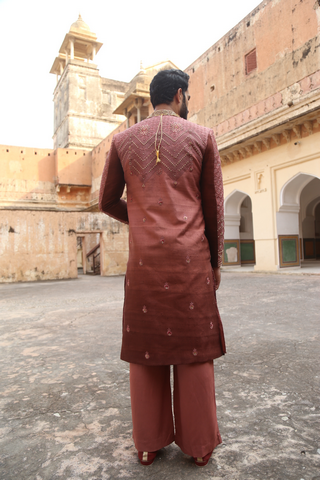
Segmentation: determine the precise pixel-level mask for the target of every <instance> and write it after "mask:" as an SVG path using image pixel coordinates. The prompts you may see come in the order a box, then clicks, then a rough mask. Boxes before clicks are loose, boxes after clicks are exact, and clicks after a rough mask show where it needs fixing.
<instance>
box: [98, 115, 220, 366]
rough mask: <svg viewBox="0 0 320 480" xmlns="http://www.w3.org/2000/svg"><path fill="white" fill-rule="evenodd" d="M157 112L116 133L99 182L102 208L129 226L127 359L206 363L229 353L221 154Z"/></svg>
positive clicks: (208, 137) (202, 133) (210, 139)
mask: <svg viewBox="0 0 320 480" xmlns="http://www.w3.org/2000/svg"><path fill="white" fill-rule="evenodd" d="M155 114H156V115H155V116H151V118H148V119H146V120H143V121H142V122H140V123H138V124H136V125H134V126H132V127H131V128H129V129H128V130H126V131H124V132H122V133H119V134H118V135H115V137H114V138H113V141H112V145H111V148H110V151H109V154H108V157H107V161H106V164H105V167H104V171H103V175H102V182H101V190H100V203H99V205H100V209H101V210H102V211H103V212H105V213H107V214H108V215H110V216H111V217H113V218H115V219H117V220H120V221H121V222H125V223H129V260H128V265H127V273H126V279H125V302H124V309H123V339H122V350H121V358H122V359H123V360H125V361H127V362H131V363H137V364H144V365H170V364H171V365H172V364H189V363H195V362H205V361H207V360H210V359H214V358H217V357H219V356H221V355H223V354H224V353H225V343H224V335H223V329H222V324H221V320H220V316H219V312H218V308H217V303H216V297H215V284H214V276H213V272H212V268H213V267H218V266H220V265H221V257H222V251H223V234H224V218H223V186H222V175H221V164H220V158H219V153H218V149H217V146H216V142H215V139H214V135H213V132H212V130H210V129H208V128H205V127H201V126H198V125H195V124H193V123H191V122H188V121H186V120H184V119H182V118H180V117H177V116H171V115H169V116H167V115H163V116H162V119H161V118H160V116H158V115H157V112H155ZM161 123H162V125H161ZM159 145H160V149H159V153H160V155H159V157H160V162H158V163H157V157H156V148H158V147H159ZM125 185H127V202H126V201H124V200H122V199H121V197H122V194H123V191H124V187H125Z"/></svg>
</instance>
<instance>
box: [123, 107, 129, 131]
mask: <svg viewBox="0 0 320 480" xmlns="http://www.w3.org/2000/svg"><path fill="white" fill-rule="evenodd" d="M124 114H125V116H126V117H127V128H129V127H130V125H129V118H130V117H131V112H128V109H127V108H125V109H124Z"/></svg>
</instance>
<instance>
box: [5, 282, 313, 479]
mask: <svg viewBox="0 0 320 480" xmlns="http://www.w3.org/2000/svg"><path fill="white" fill-rule="evenodd" d="M122 285H123V277H113V278H110V277H109V278H101V277H88V276H87V277H84V276H82V277H80V278H79V279H78V280H72V281H60V282H43V283H24V284H18V285H12V284H11V285H2V286H0V316H1V322H0V328H1V330H0V347H1V349H0V355H1V397H0V406H1V409H0V418H1V419H0V422H1V423H0V479H5V480H66V479H73V480H80V479H81V480H89V479H90V480H100V479H101V480H106V479H118V478H119V479H120V478H123V479H126V478H128V479H135V480H140V479H141V480H144V479H148V480H149V479H156V480H166V479H168V480H169V479H170V480H172V479H174V480H180V479H192V480H194V479H200V480H204V479H206V480H209V479H211V480H222V479H224V480H257V479H262V480H266V479H269V480H271V479H273V480H280V479H281V480H291V479H292V480H301V479H304V480H319V479H320V440H319V431H320V428H319V417H320V404H319V403H320V402H319V377H320V368H319V363H320V361H319V322H320V318H319V312H320V295H319V293H320V277H317V276H308V275H290V276H281V275H262V274H252V273H242V274H241V275H239V274H237V273H224V274H223V283H222V286H221V288H220V290H219V292H218V303H219V305H220V310H221V315H222V319H223V323H224V326H225V332H226V340H227V348H228V354H227V355H226V356H225V357H223V358H220V359H219V360H217V361H216V362H215V370H216V391H217V404H218V418H219V424H220V430H221V434H222V438H223V445H220V446H219V447H217V449H216V450H215V453H214V455H213V457H212V460H211V461H210V463H209V464H208V466H207V467H205V468H201V469H200V468H197V467H196V466H195V465H194V464H193V462H192V460H191V459H190V458H189V457H188V456H186V455H184V454H183V453H182V452H181V451H180V450H179V449H178V448H177V447H176V446H175V445H171V446H169V447H167V448H166V449H164V450H162V451H161V452H160V455H159V456H158V457H157V459H156V461H155V462H154V464H153V465H152V466H151V467H142V466H140V464H139V463H138V460H137V457H136V453H135V449H134V446H133V442H132V439H131V420H130V400H129V388H128V366H127V364H126V363H124V362H121V361H120V360H119V349H120V339H121V333H120V325H121V309H122V299H123V293H122V292H123V290H122Z"/></svg>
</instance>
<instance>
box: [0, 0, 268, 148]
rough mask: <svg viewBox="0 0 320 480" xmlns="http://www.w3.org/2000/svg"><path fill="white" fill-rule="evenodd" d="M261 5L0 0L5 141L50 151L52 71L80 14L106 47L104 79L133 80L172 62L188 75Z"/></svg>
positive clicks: (253, 1) (1, 131)
mask: <svg viewBox="0 0 320 480" xmlns="http://www.w3.org/2000/svg"><path fill="white" fill-rule="evenodd" d="M259 3H260V1H259V0H243V1H239V0H228V1H226V0H224V1H223V0H222V1H221V0H219V1H218V0H195V1H190V0H189V1H188V0H186V1H183V0H182V1H179V0H156V1H154V0H140V1H137V2H136V1H134V0H90V1H89V0H54V1H48V0H0V45H1V47H2V48H1V65H2V67H1V70H0V144H2V145H17V146H25V147H38V148H52V146H53V141H52V135H53V102H52V99H53V90H54V87H55V84H56V78H55V75H52V74H49V71H50V69H51V66H52V64H53V61H54V59H55V57H56V56H57V55H58V52H59V48H60V46H61V43H62V41H63V39H64V36H65V34H66V33H67V32H68V31H69V29H70V26H71V24H72V23H73V22H75V21H76V20H77V18H78V14H79V13H81V15H82V18H83V20H84V21H85V22H86V23H87V24H88V25H89V27H90V29H91V30H92V31H93V32H94V33H96V34H97V37H98V41H100V42H102V43H103V46H102V47H101V50H100V52H99V53H98V55H97V57H96V60H95V63H97V65H98V68H99V70H100V74H101V76H103V77H107V78H112V79H116V80H123V81H130V80H131V79H132V78H133V77H134V76H135V75H136V74H137V73H138V71H139V69H140V60H142V61H143V64H144V66H148V65H152V64H154V63H156V62H158V61H161V60H166V59H169V60H171V61H172V62H174V63H175V64H176V65H177V66H178V67H179V68H181V69H182V70H184V69H185V68H186V67H188V66H189V65H190V64H191V63H192V62H193V61H194V60H196V59H197V58H198V57H199V56H200V55H201V54H202V53H204V52H205V51H206V50H207V49H208V48H209V47H210V46H211V45H213V44H214V43H216V42H217V40H219V39H220V38H221V37H222V36H223V35H225V34H226V33H227V32H228V31H229V30H230V29H231V28H232V27H234V26H235V25H236V24H237V23H238V22H239V21H240V20H242V19H243V18H244V17H245V16H246V15H247V14H248V13H250V12H251V10H253V9H254V8H255V7H256V6H257V5H259Z"/></svg>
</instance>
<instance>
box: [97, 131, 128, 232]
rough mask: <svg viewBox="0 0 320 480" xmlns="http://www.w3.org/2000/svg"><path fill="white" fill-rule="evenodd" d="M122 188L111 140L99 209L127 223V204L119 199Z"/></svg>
mask: <svg viewBox="0 0 320 480" xmlns="http://www.w3.org/2000/svg"><path fill="white" fill-rule="evenodd" d="M124 187H125V180H124V173H123V168H122V165H121V162H120V158H119V156H118V152H117V148H116V145H115V141H114V138H113V140H112V143H111V147H110V150H109V153H108V156H107V160H106V163H105V166H104V169H103V173H102V177H101V186H100V194H99V208H100V210H101V211H102V212H104V213H106V214H107V215H109V216H110V217H112V218H115V219H116V220H119V221H120V222H123V223H129V219H128V210H127V202H126V201H125V200H122V199H121V197H122V194H123V190H124Z"/></svg>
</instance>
